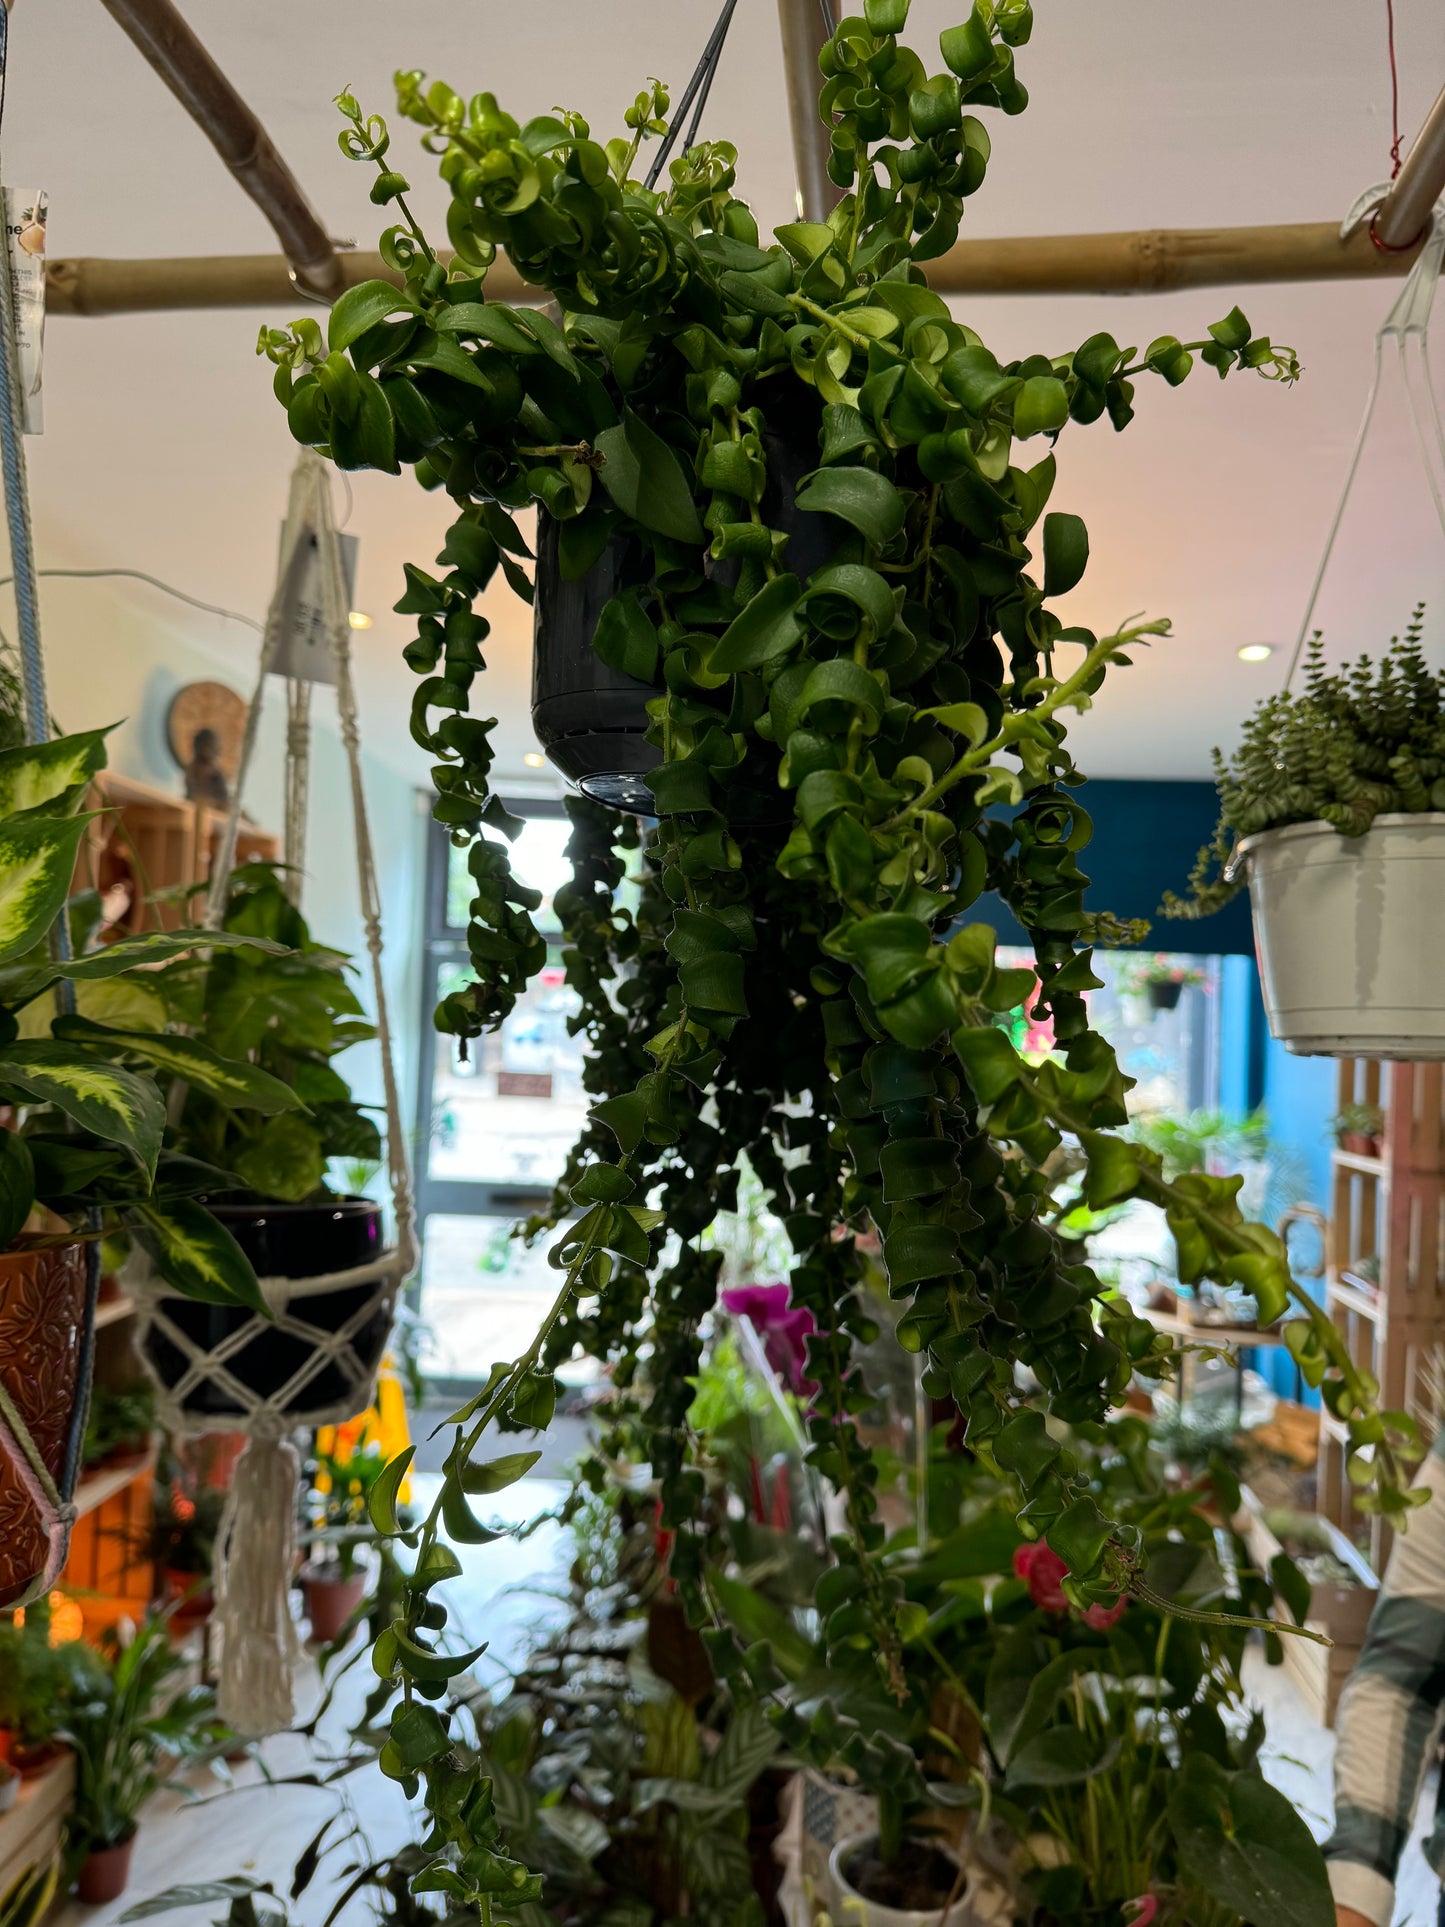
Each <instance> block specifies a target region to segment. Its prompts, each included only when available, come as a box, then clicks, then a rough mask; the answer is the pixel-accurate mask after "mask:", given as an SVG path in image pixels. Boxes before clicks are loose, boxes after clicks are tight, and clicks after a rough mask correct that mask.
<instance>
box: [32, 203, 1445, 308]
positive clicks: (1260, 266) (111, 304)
mask: <svg viewBox="0 0 1445 1927" xmlns="http://www.w3.org/2000/svg"><path fill="white" fill-rule="evenodd" d="M1418 251H1419V250H1418V249H1417V248H1408V249H1405V250H1402V251H1400V252H1398V253H1388V254H1386V253H1382V252H1381V251H1380V250H1379V249H1378V248H1376V247H1374V246H1373V245H1372V244H1371V241H1370V238H1369V236H1368V234H1367V233H1366V232H1365V231H1364V229H1363V228H1362V229H1360V230H1359V231H1358V232H1357V233H1355V234H1353V235H1352V236H1351V237H1350V239H1349V240H1348V241H1341V239H1340V233H1339V228H1338V226H1337V224H1336V223H1335V222H1333V221H1304V222H1298V223H1295V224H1294V225H1291V226H1285V227H1244V228H1184V229H1145V230H1142V231H1140V232H1137V233H1125V234H1059V235H1039V236H1034V237H1030V238H1027V239H1017V238H1010V239H1006V240H997V241H989V240H985V241H960V242H958V243H957V244H956V245H955V246H954V247H952V248H951V249H950V250H949V252H948V253H947V254H945V255H944V256H943V257H942V258H941V259H940V260H937V261H932V262H930V263H929V265H928V279H929V281H930V283H931V284H932V286H933V287H935V288H937V289H938V291H939V292H940V293H941V294H949V295H964V294H978V295H985V294H1026V295H1037V294H1054V295H1063V294H1158V293H1163V292H1167V291H1168V290H1170V289H1174V288H1208V287H1243V286H1247V285H1249V284H1251V283H1258V282H1282V281H1338V280H1358V279H1362V278H1363V279H1371V278H1374V279H1380V278H1389V277H1391V276H1397V277H1398V276H1400V275H1403V274H1404V273H1405V271H1406V269H1407V268H1408V267H1409V266H1410V264H1411V263H1412V262H1413V260H1414V259H1415V256H1416V254H1417V253H1418ZM336 259H337V262H338V265H339V267H340V270H341V274H342V278H343V282H344V285H345V286H347V287H350V286H353V285H354V284H355V283H356V282H358V281H371V280H377V279H386V280H399V279H400V276H398V275H396V274H395V273H393V271H392V270H391V269H390V268H388V267H387V266H386V265H385V263H384V262H383V261H382V258H381V256H380V255H379V254H363V253H355V254H341V255H338V256H337V257H336ZM487 292H488V294H489V295H490V296H491V298H492V299H493V300H496V301H507V302H512V303H515V304H517V305H520V306H527V305H531V304H540V302H541V301H542V300H543V299H544V298H545V297H544V295H543V293H542V291H541V290H540V289H538V288H535V287H533V286H531V285H530V284H528V283H527V282H524V281H523V280H522V279H521V277H520V276H519V275H518V274H517V272H516V270H515V269H514V268H513V267H512V265H511V263H510V262H509V261H507V260H506V259H505V258H503V259H499V260H498V262H497V264H496V266H495V267H494V268H493V269H492V270H491V272H490V274H489V275H488V277H487ZM297 299H298V297H297V292H296V289H295V287H294V286H293V285H292V283H291V280H290V277H289V274H288V272H287V263H286V259H285V257H284V256H283V255H279V254H221V255H197V256H182V257H179V258H176V259H171V260H164V259H160V260H134V261H122V260H106V259H102V258H99V257H96V256H77V257H73V258H71V259H68V260H67V259H59V260H55V261H52V262H51V263H50V264H49V266H48V268H47V269H46V306H47V311H48V313H50V314H52V315H109V314H145V313H156V312H163V311H166V310H181V309H194V308H256V309H265V310H267V311H268V312H269V313H270V314H271V315H272V317H273V318H274V317H275V316H276V315H277V314H278V313H280V314H287V313H289V312H290V311H291V310H292V309H293V308H294V307H295V306H296V302H297Z"/></svg>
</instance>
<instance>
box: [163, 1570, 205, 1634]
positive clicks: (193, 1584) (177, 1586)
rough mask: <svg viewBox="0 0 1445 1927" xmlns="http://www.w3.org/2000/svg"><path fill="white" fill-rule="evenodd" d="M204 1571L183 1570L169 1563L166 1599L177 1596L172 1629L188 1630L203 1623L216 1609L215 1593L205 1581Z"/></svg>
mask: <svg viewBox="0 0 1445 1927" xmlns="http://www.w3.org/2000/svg"><path fill="white" fill-rule="evenodd" d="M205 1580H206V1575H205V1573H202V1572H182V1571H181V1570H180V1569H179V1568H178V1567H176V1566H167V1567H166V1600H167V1603H169V1602H170V1601H172V1600H174V1601H176V1602H177V1603H176V1605H175V1606H174V1607H173V1609H172V1611H171V1617H170V1626H171V1631H172V1632H173V1633H177V1634H183V1633H189V1632H192V1631H194V1630H195V1628H196V1627H197V1626H203V1625H204V1624H205V1623H206V1621H207V1620H208V1619H209V1618H210V1616H211V1614H212V1613H213V1612H214V1611H215V1610H216V1595H215V1593H214V1592H213V1591H212V1590H211V1588H210V1586H209V1585H208V1584H206V1583H205Z"/></svg>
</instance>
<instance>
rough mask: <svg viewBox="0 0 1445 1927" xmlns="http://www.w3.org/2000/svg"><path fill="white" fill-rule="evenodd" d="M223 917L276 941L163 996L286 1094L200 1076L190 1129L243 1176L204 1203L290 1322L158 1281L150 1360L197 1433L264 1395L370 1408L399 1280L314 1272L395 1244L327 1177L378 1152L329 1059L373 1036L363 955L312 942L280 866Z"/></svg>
mask: <svg viewBox="0 0 1445 1927" xmlns="http://www.w3.org/2000/svg"><path fill="white" fill-rule="evenodd" d="M225 927H226V928H227V929H228V930H235V931H250V932H256V933H258V934H260V935H262V936H264V937H265V938H266V939H267V940H268V942H269V943H270V944H271V945H272V946H273V948H272V949H270V950H267V951H264V952H240V951H226V952H223V953H217V954H213V955H211V956H209V957H207V956H204V955H197V956H193V957H189V958H186V959H184V960H182V961H180V962H178V963H175V964H172V965H171V966H170V967H169V968H168V969H167V970H166V971H164V972H162V973H160V975H161V981H162V994H164V995H165V996H167V997H168V998H169V999H171V1000H172V1002H173V1004H174V1006H175V1007H176V1008H178V1009H181V1008H184V1009H188V1010H190V1011H191V1012H192V1014H193V1018H194V1020H195V1023H196V1038H197V1041H198V1042H201V1043H204V1044H207V1045H208V1046H210V1047H211V1048H213V1049H221V1050H225V1051H227V1052H228V1053H234V1054H235V1055H237V1056H238V1057H240V1058H241V1059H242V1060H243V1061H244V1062H245V1063H246V1064H247V1065H248V1066H249V1067H250V1068H251V1069H252V1071H253V1072H254V1074H255V1075H256V1076H258V1077H262V1078H264V1079H265V1080H266V1082H267V1085H268V1087H274V1089H275V1090H276V1091H279V1092H281V1093H282V1100H281V1101H279V1102H277V1103H276V1104H275V1106H274V1107H273V1108H272V1110H271V1111H270V1112H269V1113H268V1114H264V1115H263V1114H261V1113H258V1112H254V1111H252V1112H242V1111H239V1110H236V1109H232V1108H228V1107H227V1106H225V1105H223V1104H221V1103H219V1102H217V1101H216V1099H215V1097H214V1096H213V1094H212V1093H210V1092H208V1091H206V1090H204V1089H198V1088H196V1087H195V1086H194V1085H189V1086H188V1087H187V1089H186V1090H185V1093H184V1096H183V1098H182V1099H181V1101H180V1106H179V1120H178V1123H177V1125H176V1127H175V1135H176V1140H177V1142H178V1143H179V1144H180V1145H181V1146H183V1147H184V1149H185V1150H186V1151H188V1152H189V1153H190V1155H191V1156H192V1157H194V1158H196V1159H197V1160H199V1161H200V1162H201V1163H202V1164H204V1165H206V1166H209V1167H210V1168H211V1169H213V1170H216V1171H222V1172H225V1173H227V1174H228V1175H229V1180H230V1182H229V1183H228V1184H225V1185H220V1186H217V1187H215V1188H214V1189H212V1190H211V1191H208V1192H206V1193H205V1194H203V1197H202V1199H201V1202H202V1203H203V1204H204V1205H205V1208H206V1211H207V1213H208V1215H209V1217H210V1218H211V1220H212V1221H213V1222H215V1223H217V1224H219V1225H220V1226H222V1227H223V1228H224V1230H225V1232H226V1233H227V1234H228V1236H229V1237H230V1239H231V1240H233V1241H234V1243H235V1244H236V1245H237V1246H239V1248H240V1249H241V1250H242V1251H243V1252H244V1253H245V1254H246V1257H247V1259H248V1261H249V1262H250V1264H251V1265H252V1266H253V1267H254V1269H255V1272H256V1274H257V1275H258V1276H259V1277H261V1278H264V1279H267V1280H269V1281H270V1283H269V1284H268V1288H267V1289H268V1303H269V1306H270V1309H271V1311H272V1312H273V1313H274V1314H275V1318H274V1322H267V1321H265V1320H261V1319H257V1318H255V1317H254V1316H253V1315H252V1313H251V1312H250V1311H249V1310H248V1309H247V1308H245V1307H242V1306H227V1305H215V1304H211V1305H204V1304H197V1303H195V1302H192V1301H191V1300H189V1299H187V1298H184V1297H181V1296H179V1295H177V1294H173V1293H168V1292H166V1291H165V1290H164V1288H163V1287H162V1288H160V1289H159V1290H157V1289H155V1288H151V1289H150V1290H148V1291H147V1293H146V1306H145V1312H146V1316H145V1318H144V1319H143V1324H142V1336H141V1349H142V1353H143V1357H144V1360H145V1364H146V1366H147V1369H148V1370H149V1371H150V1372H151V1374H152V1375H153V1376H154V1377H155V1379H156V1380H157V1382H158V1383H159V1384H160V1386H161V1388H162V1390H163V1391H164V1392H165V1394H166V1395H167V1397H168V1398H169V1399H170V1400H171V1401H172V1402H173V1403H174V1404H175V1405H176V1406H177V1407H178V1408H179V1410H180V1413H181V1415H182V1417H183V1420H184V1421H185V1422H186V1423H188V1424H191V1425H193V1426H194V1428H195V1429H197V1430H201V1429H205V1427H206V1424H207V1422H208V1421H209V1422H210V1429H214V1430H222V1429H225V1427H226V1426H227V1425H228V1424H230V1425H241V1424H244V1422H245V1420H246V1417H247V1414H248V1411H249V1409H250V1406H251V1405H252V1404H253V1403H259V1402H262V1401H268V1402H271V1404H272V1408H273V1410H275V1411H277V1412H278V1413H279V1414H280V1415H281V1416H283V1417H284V1416H291V1415H294V1416H297V1417H300V1416H302V1415H304V1414H306V1413H312V1412H318V1411H322V1410H333V1411H339V1410H341V1409H342V1408H345V1410H346V1411H348V1412H350V1411H352V1410H355V1409H357V1407H358V1406H359V1405H363V1404H365V1402H366V1396H365V1395H366V1387H367V1385H368V1383H369V1381H370V1378H371V1376H372V1375H373V1374H374V1372H375V1370H376V1368H377V1366H378V1365H379V1363H380V1361H381V1355H382V1352H383V1350H384V1348H385V1345H386V1340H387V1335H388V1333H389V1332H390V1329H391V1292H390V1290H389V1288H388V1286H387V1283H386V1282H385V1281H379V1280H378V1279H376V1278H372V1279H370V1280H364V1281H362V1282H360V1283H346V1282H343V1283H338V1284H337V1285H336V1286H334V1287H332V1288H328V1289H325V1290H322V1291H317V1290H315V1289H313V1288H310V1287H309V1284H308V1281H310V1280H312V1279H316V1278H321V1277H330V1276H331V1275H332V1274H333V1273H339V1272H348V1271H353V1270H356V1269H358V1268H361V1267H366V1266H370V1265H374V1264H375V1263H376V1261H377V1260H378V1259H380V1258H381V1257H382V1255H383V1249H384V1238H383V1225H382V1212H381V1207H380V1206H379V1205H377V1204H375V1203H373V1202H372V1201H371V1200H370V1199H367V1198H360V1197H346V1196H341V1195H338V1194H336V1193H335V1192H334V1191H333V1190H332V1189H331V1188H330V1187H329V1185H328V1183H327V1172H328V1167H329V1165H330V1162H331V1160H333V1159H341V1158H345V1159H353V1160H357V1159H371V1160H375V1159H377V1158H378V1157H379V1156H380V1151H381V1140H380V1135H379V1133H378V1131H377V1128H376V1125H375V1123H374V1122H373V1121H372V1119H371V1117H370V1115H369V1114H368V1113H367V1112H366V1111H365V1110H364V1109H363V1108H362V1107H361V1106H359V1105H358V1104H356V1103H355V1102H354V1101H353V1099H352V1096H351V1092H350V1090H349V1088H348V1087H347V1085H346V1083H345V1082H344V1080H343V1079H342V1078H341V1076H340V1075H339V1074H338V1072H337V1071H336V1069H335V1068H334V1066H333V1064H332V1062H331V1060H332V1058H333V1057H335V1055H336V1054H337V1053H338V1052H340V1051H343V1050H346V1049H348V1048H349V1047H350V1046H351V1045H353V1044H356V1043H362V1042H365V1041H368V1040H369V1039H371V1038H372V1037H374V1036H375V1032H374V1030H373V1028H372V1026H371V1025H370V1024H369V1023H367V1022H366V1020H365V1018H364V1016H363V1014H362V1010H361V1005H360V1004H359V1002H358V1001H357V998H356V994H355V992H354V991H353V990H352V988H351V985H350V982H349V981H348V970H349V966H348V965H347V963H346V960H345V958H344V957H342V956H341V955H340V954H339V953H338V952H336V951H334V950H330V949H327V948H326V947H325V946H324V945H321V944H318V943H317V942H315V941H314V939H313V938H312V936H311V933H310V930H309V929H308V928H307V925H306V923H305V920H304V919H303V918H302V916H301V914H300V912H299V911H298V910H297V909H296V908H295V907H294V905H292V904H291V902H290V901H289V899H288V898H287V896H286V893H285V889H284V887H283V884H282V880H281V877H280V875H279V873H278V872H277V871H276V870H275V869H274V868H273V867H272V866H270V865H269V864H264V863H250V864H246V865H244V866H243V867H242V868H240V869H238V870H237V871H236V872H235V874H234V876H233V877H232V879H231V891H230V896H229V899H228V903H227V910H226V918H225ZM178 1081H180V1080H178ZM338 1334H341V1342H340V1343H339V1344H338V1343H337V1342H336V1340H337V1335H338ZM211 1361H215V1366H216V1369H215V1370H214V1371H213V1370H212V1369H211Z"/></svg>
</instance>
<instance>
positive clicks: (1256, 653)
mask: <svg viewBox="0 0 1445 1927" xmlns="http://www.w3.org/2000/svg"><path fill="white" fill-rule="evenodd" d="M1273 654H1274V649H1273V646H1272V645H1271V644H1270V643H1267V642H1247V643H1246V644H1245V645H1244V647H1243V648H1242V649H1241V650H1240V651H1239V660H1240V661H1241V662H1268V661H1269V659H1270V657H1271V656H1272V655H1273Z"/></svg>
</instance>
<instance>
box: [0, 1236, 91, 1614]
mask: <svg viewBox="0 0 1445 1927" xmlns="http://www.w3.org/2000/svg"><path fill="white" fill-rule="evenodd" d="M84 1322H85V1246H84V1245H83V1244H81V1243H79V1242H78V1241H77V1242H75V1243H72V1244H63V1245H53V1246H49V1247H42V1248H32V1249H29V1250H26V1249H24V1248H23V1247H22V1248H20V1249H15V1250H10V1251H3V1252H0V1379H3V1381H4V1384H5V1389H6V1391H7V1392H8V1393H9V1394H10V1397H11V1399H12V1400H13V1401H14V1404H15V1407H16V1410H17V1411H18V1412H19V1414H20V1416H21V1418H22V1419H23V1420H24V1422H25V1425H26V1427H27V1429H28V1430H29V1433H30V1436H31V1438H32V1439H33V1440H34V1441H35V1447H36V1450H37V1451H38V1452H39V1454H40V1456H41V1458H42V1459H43V1460H44V1462H45V1465H46V1466H47V1468H48V1469H49V1472H50V1475H51V1477H52V1478H53V1479H54V1480H55V1482H56V1484H57V1485H58V1484H59V1483H60V1478H61V1473H62V1471H63V1469H64V1465H65V1442H66V1439H67V1437H68V1436H69V1433H70V1423H71V1418H72V1415H73V1413H74V1410H75V1395H76V1389H77V1384H78V1381H79V1376H80V1347H81V1332H82V1327H83V1325H84ZM0 1447H3V1448H4V1449H0V1608H3V1607H5V1606H8V1605H10V1604H12V1603H13V1602H14V1601H15V1600H17V1599H19V1598H20V1597H21V1595H22V1594H23V1593H24V1592H25V1590H26V1588H27V1587H28V1586H29V1585H30V1584H31V1582H32V1580H34V1579H36V1578H37V1577H38V1576H39V1575H40V1574H41V1573H42V1572H43V1571H44V1570H45V1562H46V1558H47V1555H48V1554H49V1551H50V1543H49V1535H48V1533H47V1531H46V1526H45V1521H44V1519H43V1518H42V1517H41V1516H40V1513H39V1512H38V1511H37V1509H36V1506H35V1504H34V1501H33V1499H32V1497H31V1493H30V1491H29V1489H28V1487H27V1482H26V1480H25V1478H24V1477H23V1475H22V1473H21V1471H20V1468H19V1466H18V1464H17V1463H16V1457H15V1455H16V1454H17V1453H18V1451H19V1447H18V1445H16V1444H14V1443H12V1442H11V1441H10V1440H9V1435H8V1432H6V1433H5V1434H4V1436H3V1437H0Z"/></svg>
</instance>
